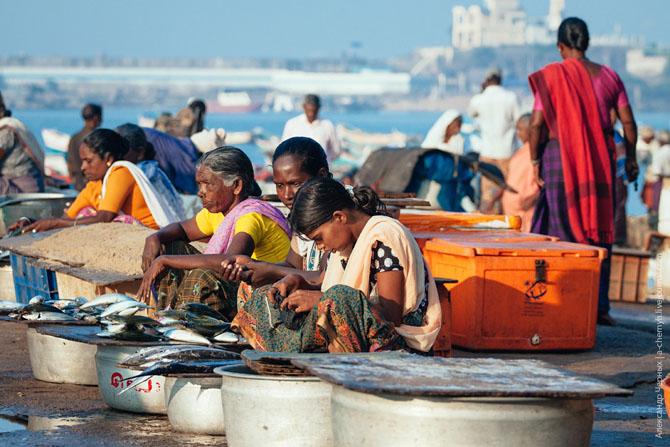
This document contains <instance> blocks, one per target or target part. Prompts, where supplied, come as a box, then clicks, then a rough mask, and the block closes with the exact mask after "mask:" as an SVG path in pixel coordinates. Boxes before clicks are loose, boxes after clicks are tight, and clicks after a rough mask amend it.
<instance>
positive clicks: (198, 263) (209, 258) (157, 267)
mask: <svg viewBox="0 0 670 447" xmlns="http://www.w3.org/2000/svg"><path fill="white" fill-rule="evenodd" d="M254 248H255V246H254V240H253V239H252V238H251V236H249V235H248V234H247V233H244V232H239V233H237V234H236V235H235V236H234V237H233V240H232V242H231V243H230V246H229V247H228V251H227V252H226V253H223V254H202V255H167V256H166V255H164V256H159V257H157V258H156V259H154V260H153V262H151V264H150V266H149V268H147V270H146V271H145V272H144V277H143V278H142V283H141V284H140V288H139V290H138V291H137V297H138V299H142V300H144V302H146V303H149V301H150V299H151V293H150V291H151V284H152V283H153V282H154V280H156V278H158V277H159V276H161V274H162V273H163V272H164V271H165V268H166V267H172V268H176V269H180V270H191V269H205V270H214V271H215V272H217V273H218V274H219V275H221V274H222V269H221V263H222V262H223V261H225V260H226V259H227V258H228V257H230V256H233V255H236V254H244V255H247V256H250V255H251V254H252V253H253V252H254Z"/></svg>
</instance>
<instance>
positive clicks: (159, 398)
mask: <svg viewBox="0 0 670 447" xmlns="http://www.w3.org/2000/svg"><path fill="white" fill-rule="evenodd" d="M139 349H140V347H139V346H117V345H109V346H103V345H100V346H98V350H97V352H96V354H95V367H96V371H97V377H98V388H99V389H100V394H102V398H103V400H104V401H105V403H106V404H107V405H109V406H110V407H112V408H115V409H117V410H124V411H131V412H134V413H153V414H167V408H166V407H165V396H164V389H165V377H163V376H159V375H154V376H151V377H150V378H149V379H147V380H146V382H144V383H143V384H142V385H141V386H134V387H131V385H132V384H133V380H129V379H128V378H129V377H133V376H136V375H137V374H138V371H137V369H131V368H122V367H119V366H117V363H120V362H122V361H123V360H124V359H125V358H126V357H128V356H129V355H130V354H133V353H135V352H136V351H138V350H139ZM126 389H128V391H127V392H123V391H124V390H126ZM122 392H123V393H122ZM121 393H122V394H121Z"/></svg>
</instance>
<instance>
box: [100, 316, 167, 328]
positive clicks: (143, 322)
mask: <svg viewBox="0 0 670 447" xmlns="http://www.w3.org/2000/svg"><path fill="white" fill-rule="evenodd" d="M106 319H107V321H111V322H114V323H123V324H125V325H127V326H144V327H156V326H160V325H161V323H160V322H158V321H156V320H154V319H153V318H149V317H144V316H141V315H132V316H128V317H126V316H123V315H119V314H113V315H109V316H107V317H106Z"/></svg>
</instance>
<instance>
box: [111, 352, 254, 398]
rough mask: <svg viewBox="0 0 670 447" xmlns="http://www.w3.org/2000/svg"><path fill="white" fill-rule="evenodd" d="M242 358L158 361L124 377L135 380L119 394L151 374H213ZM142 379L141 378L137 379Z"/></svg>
mask: <svg viewBox="0 0 670 447" xmlns="http://www.w3.org/2000/svg"><path fill="white" fill-rule="evenodd" d="M240 364H242V361H240V360H215V361H206V362H158V363H156V364H154V365H152V366H150V367H148V368H147V369H145V370H144V371H142V372H141V373H139V374H137V375H134V376H131V377H127V378H124V379H123V381H124V382H126V381H128V380H132V381H133V382H132V383H131V384H130V385H129V386H128V387H127V388H124V389H123V390H121V391H120V392H119V393H118V394H117V396H120V395H122V394H123V393H125V392H126V391H128V390H131V389H133V388H135V387H136V386H138V385H141V384H142V383H144V382H146V381H147V380H148V379H149V377H151V376H164V375H168V374H211V373H213V372H214V370H215V369H216V368H219V367H221V366H229V365H240ZM136 379H140V380H136Z"/></svg>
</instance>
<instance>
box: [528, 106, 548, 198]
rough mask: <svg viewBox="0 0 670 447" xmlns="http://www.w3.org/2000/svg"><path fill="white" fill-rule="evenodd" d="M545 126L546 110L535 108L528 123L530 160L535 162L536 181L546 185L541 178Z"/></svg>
mask: <svg viewBox="0 0 670 447" xmlns="http://www.w3.org/2000/svg"><path fill="white" fill-rule="evenodd" d="M544 126H545V123H544V112H542V110H533V113H531V115H530V123H529V124H528V127H529V129H528V131H529V139H528V144H529V145H530V161H531V163H532V164H533V171H534V173H535V181H537V184H538V185H540V186H543V185H544V180H542V178H540V153H539V152H540V151H539V148H540V141H541V139H542V131H543V128H544Z"/></svg>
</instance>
